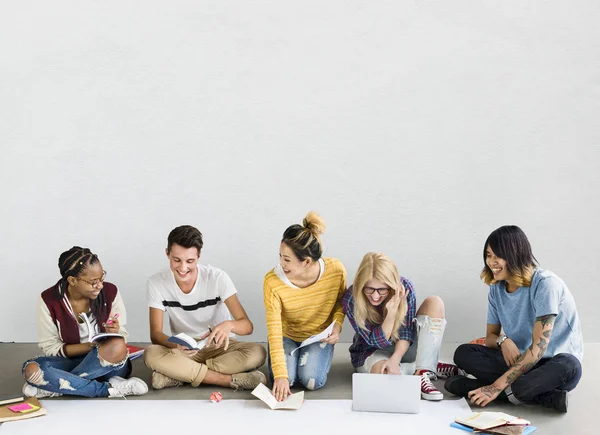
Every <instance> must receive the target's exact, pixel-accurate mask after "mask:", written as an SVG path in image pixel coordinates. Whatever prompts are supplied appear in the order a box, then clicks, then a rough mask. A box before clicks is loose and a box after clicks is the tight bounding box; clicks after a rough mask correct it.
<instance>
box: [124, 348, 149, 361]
mask: <svg viewBox="0 0 600 435" xmlns="http://www.w3.org/2000/svg"><path fill="white" fill-rule="evenodd" d="M127 350H128V351H129V359H130V360H131V361H133V360H134V359H137V358H139V357H141V356H142V355H143V354H144V351H145V350H146V349H144V348H143V347H137V346H133V345H132V344H128V345H127Z"/></svg>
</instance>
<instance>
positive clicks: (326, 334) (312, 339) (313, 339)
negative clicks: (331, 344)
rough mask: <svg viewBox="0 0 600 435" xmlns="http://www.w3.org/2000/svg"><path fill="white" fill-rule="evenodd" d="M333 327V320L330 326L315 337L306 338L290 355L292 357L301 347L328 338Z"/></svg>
mask: <svg viewBox="0 0 600 435" xmlns="http://www.w3.org/2000/svg"><path fill="white" fill-rule="evenodd" d="M334 325H335V320H334V321H333V322H331V325H329V326H328V327H327V329H325V330H324V331H323V332H320V333H318V334H317V335H313V336H311V337H308V338H307V339H306V340H304V341H303V342H302V343H300V346H298V347H297V348H296V349H294V350H292V352H290V355H294V354H295V353H296V351H297V350H298V349H300V348H301V347H304V346H308V345H309V344H313V343H316V342H318V341H321V340H323V339H324V338H327V337H329V335H330V334H331V333H332V332H333V327H334Z"/></svg>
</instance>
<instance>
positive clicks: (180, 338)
mask: <svg viewBox="0 0 600 435" xmlns="http://www.w3.org/2000/svg"><path fill="white" fill-rule="evenodd" d="M206 332H208V331H206ZM206 332H205V333H204V334H201V335H200V336H203V335H205V334H206ZM207 339H208V337H207V338H205V339H203V340H199V341H196V340H195V339H194V338H192V337H190V336H189V335H187V334H185V333H183V332H181V333H179V334H177V335H172V336H171V337H169V338H168V339H167V341H168V342H169V343H175V344H180V345H182V346H184V347H189V348H190V349H194V350H202V349H204V348H205V347H206V340H207Z"/></svg>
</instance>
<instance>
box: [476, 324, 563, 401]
mask: <svg viewBox="0 0 600 435" xmlns="http://www.w3.org/2000/svg"><path fill="white" fill-rule="evenodd" d="M555 318H556V315H555V314H547V315H545V316H541V317H537V318H536V319H535V323H534V324H533V334H532V341H531V346H529V349H527V350H526V351H525V352H524V353H523V354H522V355H521V356H520V357H519V358H518V359H517V361H516V362H515V363H514V364H513V366H512V367H511V368H510V369H509V370H508V371H507V372H506V373H504V374H503V375H502V376H500V377H499V378H498V379H496V382H494V383H493V384H492V385H487V386H485V387H481V388H478V389H477V390H473V391H469V398H470V399H471V402H472V403H473V404H475V405H479V406H485V405H487V404H488V403H490V402H491V401H492V400H494V399H495V398H496V397H498V395H499V394H500V393H501V392H502V391H503V390H504V389H505V388H506V387H508V386H509V385H511V384H512V383H513V382H515V381H516V380H517V379H518V378H519V376H521V375H523V374H525V373H527V372H528V371H529V370H531V369H532V367H533V366H535V365H536V364H537V363H538V361H539V360H540V359H542V357H543V356H544V354H545V353H546V348H547V347H548V343H549V342H550V337H551V336H552V328H554V319H555Z"/></svg>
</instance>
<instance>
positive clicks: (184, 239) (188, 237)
mask: <svg viewBox="0 0 600 435" xmlns="http://www.w3.org/2000/svg"><path fill="white" fill-rule="evenodd" d="M174 243H177V244H178V245H180V246H183V247H184V248H196V249H197V250H198V254H200V251H201V250H202V246H203V245H204V242H203V241H202V233H201V232H200V231H199V230H198V228H195V227H193V226H191V225H181V226H179V227H177V228H175V229H173V230H172V231H171V232H170V233H169V237H168V238H167V252H171V246H173V244H174Z"/></svg>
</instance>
